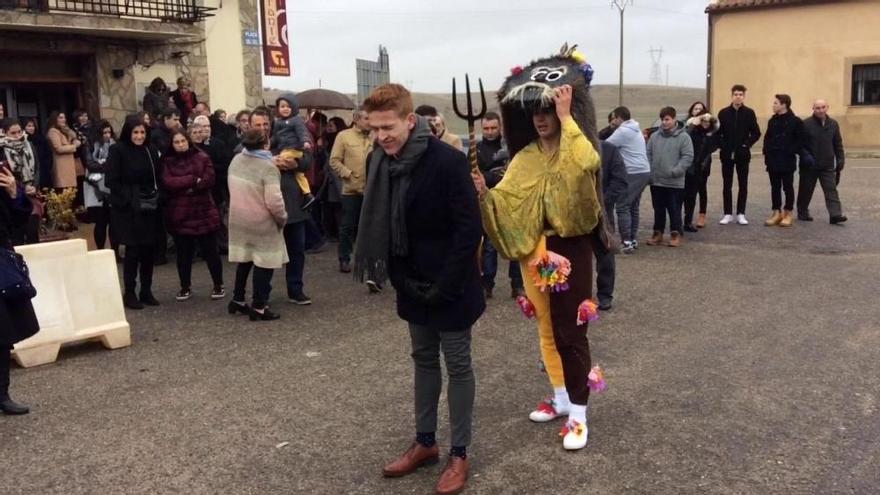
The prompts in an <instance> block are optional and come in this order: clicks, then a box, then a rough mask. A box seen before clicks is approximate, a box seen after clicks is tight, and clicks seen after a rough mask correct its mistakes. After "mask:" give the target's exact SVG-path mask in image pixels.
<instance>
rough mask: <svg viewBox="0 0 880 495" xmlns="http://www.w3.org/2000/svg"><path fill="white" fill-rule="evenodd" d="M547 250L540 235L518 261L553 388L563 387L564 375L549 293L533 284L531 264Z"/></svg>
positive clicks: (545, 240) (543, 358)
mask: <svg viewBox="0 0 880 495" xmlns="http://www.w3.org/2000/svg"><path fill="white" fill-rule="evenodd" d="M546 252H547V239H546V238H544V237H541V240H540V241H538V247H537V248H535V251H534V252H532V254H530V255H529V256H528V257H526V258H525V259H523V260H520V262H519V268H520V271H521V272H522V276H523V286H525V289H526V296H527V297H528V298H529V301H531V302H532V305H533V306H534V307H535V319H536V320H537V321H538V338H539V340H540V345H541V359H542V360H543V361H544V369H545V370H547V376H548V377H549V378H550V385H552V386H553V388H562V387H565V375H564V374H563V372H562V358H561V357H560V356H559V351H557V350H556V340H555V339H554V338H553V320H552V319H551V318H550V293H549V292H541V290H540V289H538V287H537V286H535V282H534V275H535V267H533V266H531V262H532V260H534V259H536V258H538V257H540V256H543V255H544V253H546Z"/></svg>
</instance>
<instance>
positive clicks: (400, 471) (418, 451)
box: [382, 442, 440, 478]
mask: <svg viewBox="0 0 880 495" xmlns="http://www.w3.org/2000/svg"><path fill="white" fill-rule="evenodd" d="M439 457H440V450H439V449H438V448H437V445H434V446H433V447H431V448H428V447H425V446H424V445H422V444H420V443H419V442H413V443H412V445H410V446H409V448H408V449H406V452H404V453H403V455H401V456H400V457H398V458H397V459H395V460H393V461H391V462H390V463H388V465H387V466H385V467H384V468H383V469H382V474H383V475H384V476H385V477H386V478H399V477H401V476H406V475H408V474H410V473H412V472H413V471H415V470H416V469H418V468H420V467H422V466H424V465H426V464H434V463H436V462H437V459H438V458H439Z"/></svg>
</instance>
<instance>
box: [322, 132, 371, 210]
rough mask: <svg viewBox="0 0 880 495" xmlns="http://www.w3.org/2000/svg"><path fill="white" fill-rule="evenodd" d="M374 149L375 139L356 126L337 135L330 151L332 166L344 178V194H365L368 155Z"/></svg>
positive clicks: (334, 171)
mask: <svg viewBox="0 0 880 495" xmlns="http://www.w3.org/2000/svg"><path fill="white" fill-rule="evenodd" d="M372 149H373V140H372V138H370V135H369V134H364V133H363V132H361V131H360V130H359V129H357V128H356V127H352V128H351V129H346V130H344V131H342V132H340V133H339V134H338V135H337V136H336V142H334V143H333V150H332V151H331V152H330V168H332V169H333V173H335V174H336V175H337V176H338V177H339V178H340V179H342V194H343V196H350V195H354V194H363V193H364V186H365V184H366V180H367V174H366V169H367V155H368V154H369V153H370V151H371V150H372Z"/></svg>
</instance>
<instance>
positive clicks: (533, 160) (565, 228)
mask: <svg viewBox="0 0 880 495" xmlns="http://www.w3.org/2000/svg"><path fill="white" fill-rule="evenodd" d="M601 166H602V162H601V159H600V158H599V154H598V153H596V150H595V149H594V148H593V145H592V144H590V142H589V141H587V138H586V136H584V134H583V133H582V132H581V130H580V128H579V127H578V125H577V123H575V121H574V119H572V118H568V119H566V120H565V121H564V122H563V123H562V135H561V137H560V142H559V150H558V151H556V152H554V153H552V154H548V153H546V152H544V151H543V150H542V149H541V146H540V144H539V141H537V140H536V141H534V142H532V143H531V144H529V145H528V146H526V147H525V148H523V149H522V151H520V152H519V153H517V154H516V156H514V157H513V160H512V161H511V162H510V166H509V167H508V169H507V173H506V174H504V178H503V179H502V180H501V182H499V183H498V185H497V186H495V188H493V189H491V190H490V191H488V192H487V193H486V194H485V196H484V197H483V199H482V200H481V201H480V211H481V213H482V217H483V228H484V229H485V231H486V233H487V234H488V235H489V237H490V238H491V239H492V244H493V245H494V246H495V247H496V249H497V250H498V252H499V253H501V255H502V256H504V257H505V258H507V259H511V260H515V259H521V258H525V257H526V256H527V255H529V254H530V253H531V252H533V251H534V250H535V247H537V245H538V242H539V240H540V238H541V236H542V235H558V236H560V237H575V236H579V235H583V234H588V233H590V232H592V231H593V229H595V228H596V225H597V224H598V222H599V215H600V214H601V207H600V205H599V200H598V197H597V196H596V177H597V173H598V172H599V169H600V168H601Z"/></svg>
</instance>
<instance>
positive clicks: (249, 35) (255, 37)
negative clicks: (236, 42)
mask: <svg viewBox="0 0 880 495" xmlns="http://www.w3.org/2000/svg"><path fill="white" fill-rule="evenodd" d="M242 36H244V45H245V46H261V45H262V43H260V33H258V32H257V31H243V32H242Z"/></svg>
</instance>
